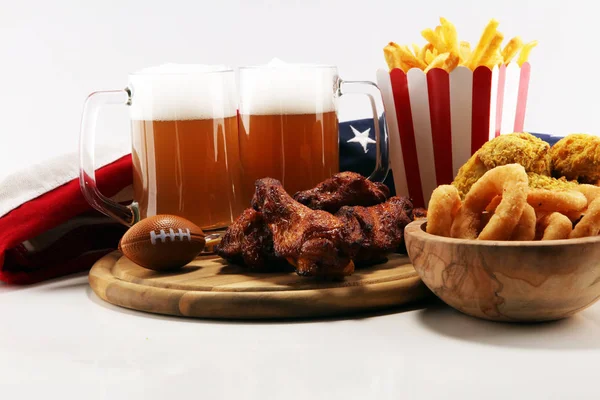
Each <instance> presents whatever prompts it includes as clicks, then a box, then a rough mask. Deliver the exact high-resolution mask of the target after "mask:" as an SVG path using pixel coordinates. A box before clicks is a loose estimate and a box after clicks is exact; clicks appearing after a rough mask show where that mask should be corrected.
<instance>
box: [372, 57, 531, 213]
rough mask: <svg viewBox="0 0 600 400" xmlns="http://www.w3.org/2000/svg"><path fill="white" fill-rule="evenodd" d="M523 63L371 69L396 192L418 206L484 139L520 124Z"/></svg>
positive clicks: (525, 71)
mask: <svg viewBox="0 0 600 400" xmlns="http://www.w3.org/2000/svg"><path fill="white" fill-rule="evenodd" d="M530 70H531V69H530V65H529V63H524V64H523V65H522V66H521V67H519V66H518V65H517V64H514V63H511V64H509V65H508V66H501V67H494V69H492V70H490V69H489V68H487V67H478V68H477V69H475V71H471V70H470V69H468V68H466V67H463V66H459V67H457V68H456V69H454V70H453V71H452V72H450V73H448V72H446V71H444V70H442V69H438V68H434V69H432V70H430V71H429V72H428V73H427V74H425V73H424V72H423V71H422V70H420V69H416V68H414V69H411V70H409V71H408V72H407V73H405V72H404V71H402V70H400V69H394V70H392V71H391V72H390V71H387V70H384V69H380V70H378V71H377V82H378V85H379V88H380V89H381V92H382V95H383V102H384V106H385V114H386V120H387V124H388V128H389V139H390V164H391V168H392V171H393V174H394V185H395V187H396V193H397V194H398V195H404V196H409V197H410V198H412V200H413V203H414V204H415V206H416V207H425V206H427V204H428V203H429V198H430V196H431V193H432V192H433V190H434V189H435V188H436V187H437V186H438V185H443V184H449V183H451V182H452V181H453V180H454V177H455V176H456V174H457V172H458V169H459V168H460V167H461V166H462V165H463V164H464V163H465V162H466V161H467V160H468V159H469V157H470V156H471V155H472V154H473V153H475V152H476V151H477V150H478V149H479V148H480V147H481V146H482V145H483V144H484V143H485V142H487V141H488V140H490V139H492V138H494V137H496V136H498V135H500V134H504V133H512V132H522V131H523V124H524V121H525V109H526V104H527V90H528V88H529V76H530Z"/></svg>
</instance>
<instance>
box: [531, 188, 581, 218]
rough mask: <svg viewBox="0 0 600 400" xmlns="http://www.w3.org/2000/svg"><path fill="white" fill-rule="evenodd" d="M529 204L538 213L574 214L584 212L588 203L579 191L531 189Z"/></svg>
mask: <svg viewBox="0 0 600 400" xmlns="http://www.w3.org/2000/svg"><path fill="white" fill-rule="evenodd" d="M527 202H528V203H529V205H531V206H532V207H533V208H534V209H535V210H536V211H546V212H554V211H559V212H572V211H580V210H583V209H584V208H585V207H586V206H587V204H588V202H587V199H586V197H585V196H584V194H583V193H581V192H580V191H577V190H563V191H556V190H549V189H531V190H529V194H528V195H527Z"/></svg>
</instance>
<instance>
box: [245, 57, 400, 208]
mask: <svg viewBox="0 0 600 400" xmlns="http://www.w3.org/2000/svg"><path fill="white" fill-rule="evenodd" d="M239 78H240V80H239V91H240V115H239V130H240V132H239V135H240V141H239V145H240V157H241V164H242V168H243V184H244V188H243V189H244V190H243V193H244V204H250V200H251V198H252V195H253V193H254V182H255V180H257V179H260V178H264V177H267V176H268V177H271V178H275V179H278V180H279V181H281V183H282V184H283V186H284V188H285V189H286V191H287V192H288V193H289V194H290V195H293V194H294V193H296V192H297V191H300V190H305V189H309V188H312V187H314V186H315V185H317V184H318V183H319V182H322V181H324V180H325V179H328V178H330V177H331V176H332V175H333V174H335V173H337V172H339V131H338V118H337V112H336V111H337V107H336V104H337V99H338V98H339V97H340V96H343V95H345V94H348V93H359V94H363V95H366V96H367V97H368V98H369V100H370V103H371V108H372V112H373V121H374V131H375V141H376V164H375V170H374V171H373V173H372V174H371V176H370V177H369V179H371V180H377V181H383V180H384V179H385V177H386V175H387V172H388V136H387V126H386V123H385V118H384V113H383V111H384V110H383V101H382V98H381V93H380V91H379V89H378V87H377V85H375V84H374V83H373V82H367V81H344V80H342V79H340V77H339V76H338V70H337V67H335V66H319V65H298V64H281V63H273V64H269V65H265V66H250V67H242V68H240V76H239ZM376 100H377V101H376Z"/></svg>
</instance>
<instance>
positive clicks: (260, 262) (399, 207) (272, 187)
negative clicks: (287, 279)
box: [217, 172, 413, 279]
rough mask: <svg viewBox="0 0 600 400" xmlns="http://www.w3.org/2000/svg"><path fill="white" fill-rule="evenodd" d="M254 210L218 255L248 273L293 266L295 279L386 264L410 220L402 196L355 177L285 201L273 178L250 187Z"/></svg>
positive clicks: (346, 175)
mask: <svg viewBox="0 0 600 400" xmlns="http://www.w3.org/2000/svg"><path fill="white" fill-rule="evenodd" d="M255 189H256V190H255V193H254V198H253V199H252V208H248V209H246V210H245V211H244V212H243V213H242V215H241V216H240V217H239V218H238V219H237V220H236V221H235V222H234V223H233V224H232V225H231V226H230V227H229V229H228V230H227V232H226V233H225V235H224V236H223V239H222V241H221V244H220V245H219V247H218V248H217V254H219V255H220V256H221V257H223V258H225V259H226V260H228V261H230V262H233V263H236V264H242V265H245V266H246V267H248V268H249V269H251V270H254V271H274V270H277V269H279V268H281V267H282V266H284V265H289V264H291V265H292V266H294V268H295V269H296V272H297V273H298V275H301V276H318V277H324V278H333V279H340V278H343V277H344V276H347V275H351V274H352V273H353V272H354V267H355V264H356V265H358V266H361V265H370V264H375V263H379V262H385V260H386V258H385V255H386V254H388V253H390V252H393V251H394V250H396V249H398V248H399V247H400V246H401V245H402V244H403V241H404V227H405V226H406V225H407V224H408V223H409V222H410V221H412V220H413V206H412V203H411V201H410V200H409V199H408V198H406V197H389V196H390V192H389V189H388V188H387V187H386V186H385V185H383V184H380V183H374V182H371V181H369V180H367V179H365V178H364V177H363V176H361V175H359V174H356V173H354V172H342V173H339V174H336V175H334V176H333V177H332V178H330V179H327V180H326V181H324V182H322V183H320V184H319V185H317V186H316V187H315V188H313V189H310V190H306V191H302V192H298V193H296V194H295V195H294V196H293V197H292V196H290V195H289V194H288V193H287V192H286V191H285V190H284V188H283V186H282V185H281V183H280V182H279V181H278V180H275V179H271V178H264V179H259V180H257V181H256V183H255Z"/></svg>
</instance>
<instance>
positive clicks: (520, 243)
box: [404, 218, 600, 247]
mask: <svg viewBox="0 0 600 400" xmlns="http://www.w3.org/2000/svg"><path fill="white" fill-rule="evenodd" d="M426 224H427V219H426V218H425V219H420V220H417V221H413V222H411V223H410V224H408V225H407V226H406V228H405V229H404V232H405V235H407V236H414V237H420V238H421V239H425V240H432V241H436V242H441V243H447V244H466V245H471V246H494V247H557V246H578V245H583V244H600V235H598V236H588V237H583V238H577V239H559V240H545V241H540V240H478V239H457V238H450V237H445V236H438V235H433V234H431V233H427V232H426V231H425V225H426Z"/></svg>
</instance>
